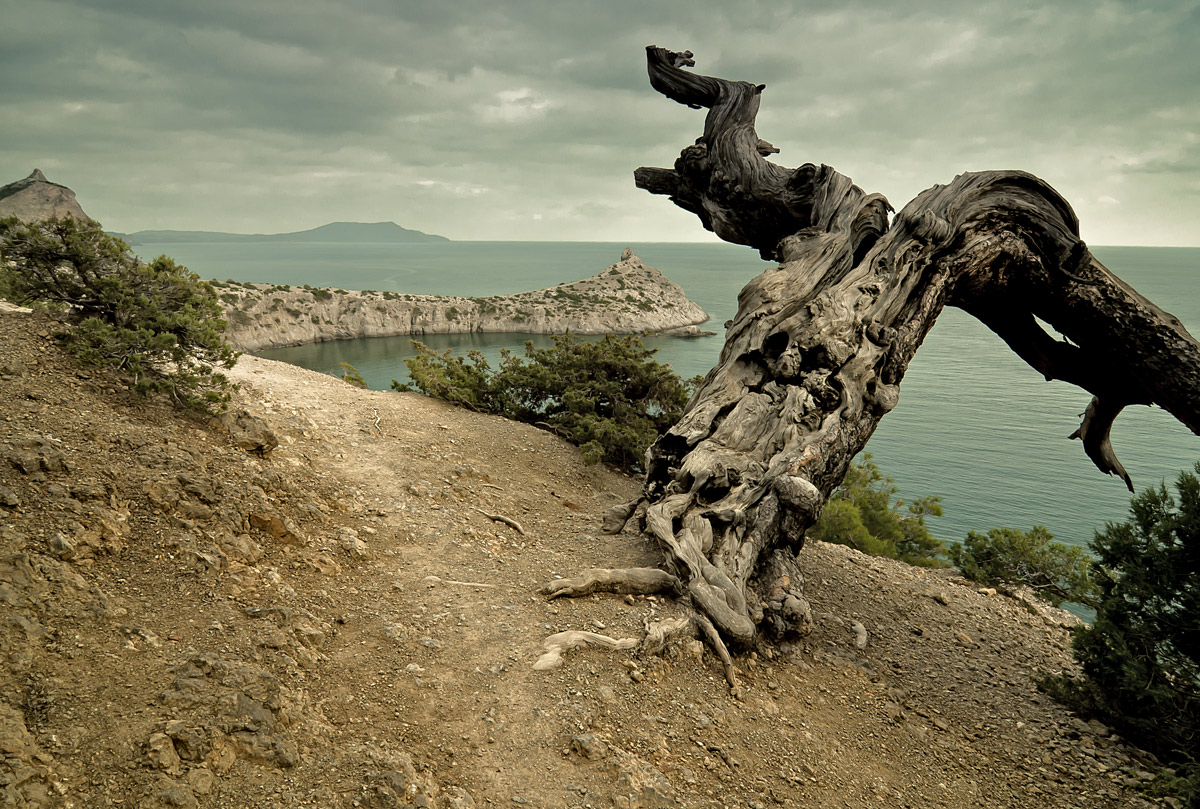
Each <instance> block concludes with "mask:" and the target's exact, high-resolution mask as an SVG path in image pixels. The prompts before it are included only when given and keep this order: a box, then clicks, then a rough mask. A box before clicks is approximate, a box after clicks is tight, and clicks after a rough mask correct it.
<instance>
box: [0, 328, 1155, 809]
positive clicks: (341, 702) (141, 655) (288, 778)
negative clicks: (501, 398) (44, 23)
mask: <svg viewBox="0 0 1200 809" xmlns="http://www.w3.org/2000/svg"><path fill="white" fill-rule="evenodd" d="M56 328H57V324H55V323H54V322H52V321H50V320H48V319H46V318H45V317H44V316H41V315H35V314H28V313H10V312H3V311H0V345H3V346H4V351H3V354H0V605H2V606H0V805H3V806H17V807H38V808H39V809H40V808H41V807H61V808H62V809H66V807H104V806H122V807H139V808H141V809H152V808H155V807H272V808H278V809H284V807H288V808H290V807H301V806H313V807H325V808H329V807H355V806H357V807H374V808H375V809H381V808H385V807H415V806H420V807H435V809H448V808H449V809H453V808H454V807H459V808H460V809H461V807H484V806H520V807H555V808H557V807H612V806H616V807H667V806H672V807H673V806H687V807H700V808H701V809H717V808H718V807H734V808H736V809H765V808H766V807H771V808H772V809H773V808H774V807H806V809H808V808H810V807H815V808H816V809H825V808H826V807H828V808H829V809H832V807H838V808H839V809H846V807H849V808H850V809H868V807H880V806H887V807H920V809H929V808H930V807H963V806H981V807H1022V808H1024V807H1029V806H1038V807H1062V809H1066V808H1067V807H1088V809H1094V808H1100V809H1104V808H1106V807H1124V806H1144V805H1146V802H1145V801H1144V800H1143V799H1142V798H1141V797H1139V796H1138V795H1137V794H1136V793H1135V792H1134V791H1133V790H1132V789H1131V785H1136V784H1139V783H1141V782H1142V781H1144V780H1145V778H1147V777H1148V773H1147V772H1146V770H1145V769H1144V767H1145V762H1146V761H1148V759H1147V758H1146V757H1145V756H1144V754H1142V753H1140V752H1139V751H1137V750H1135V749H1132V748H1130V747H1129V746H1128V745H1126V744H1125V743H1124V742H1123V741H1122V740H1120V739H1119V738H1117V737H1116V736H1114V735H1113V734H1112V733H1111V732H1110V731H1109V730H1108V729H1107V728H1105V727H1103V726H1102V725H1099V724H1096V723H1090V722H1084V721H1082V720H1080V719H1079V718H1076V717H1073V716H1071V715H1070V714H1068V713H1067V712H1065V711H1064V710H1063V709H1062V708H1061V707H1059V706H1058V705H1056V704H1054V703H1053V702H1051V701H1049V700H1047V699H1045V698H1044V697H1042V696H1040V695H1039V694H1038V692H1037V690H1036V689H1035V687H1034V685H1033V678H1034V677H1035V676H1036V675H1037V674H1038V673H1039V672H1044V671H1057V670H1060V669H1062V668H1066V667H1069V666H1070V659H1069V654H1068V651H1067V639H1068V636H1067V632H1066V630H1065V629H1064V628H1063V626H1062V624H1061V619H1062V614H1061V613H1058V612H1057V611H1049V610H1046V611H1040V612H1037V611H1034V612H1031V611H1030V610H1028V609H1027V608H1026V607H1025V606H1024V605H1023V604H1022V603H1021V602H1020V601H1017V600H1014V599H1010V598H1008V597H1005V596H1003V595H999V594H997V593H995V592H992V591H988V590H979V589H977V588H975V587H973V586H972V585H971V584H970V583H968V582H966V581H965V580H963V579H960V578H956V577H955V576H953V575H950V574H945V573H938V572H931V571H926V570H920V569H915V568H909V567H905V566H903V565H900V564H898V563H895V562H891V561H889V560H883V559H876V558H870V557H865V556H862V555H860V554H858V553H856V552H854V551H851V550H849V549H846V548H842V547H839V546H827V545H823V544H820V543H810V545H809V546H808V547H806V548H805V549H804V550H803V551H802V552H801V556H800V560H801V563H802V566H803V568H804V574H805V578H806V587H805V591H806V595H807V597H808V598H809V599H810V601H811V602H812V605H813V609H814V614H815V617H816V627H815V629H814V631H813V634H812V635H811V636H809V637H807V638H804V639H803V640H800V641H798V642H796V643H793V644H790V645H784V646H769V645H764V646H762V647H760V648H758V649H757V650H755V651H754V652H751V653H747V654H745V655H744V656H742V657H741V658H740V659H739V660H738V665H739V667H740V668H741V679H742V681H743V688H744V692H743V694H742V697H741V698H740V699H735V698H733V697H732V696H731V695H730V693H729V689H728V687H727V686H726V685H725V680H724V677H723V675H722V671H721V668H720V665H719V663H718V662H717V661H716V660H715V659H714V658H713V656H712V655H711V653H710V652H709V651H707V650H706V649H705V648H704V647H703V646H701V645H699V644H697V643H685V644H682V645H680V646H677V647H671V648H668V649H667V650H666V652H664V653H660V654H651V653H649V652H648V651H646V650H643V649H638V648H634V649H627V650H624V651H616V652H614V651H609V650H604V649H584V650H579V651H575V652H572V653H570V654H569V655H567V657H566V659H565V661H564V663H563V665H561V666H560V667H558V668H555V669H551V670H547V671H535V670H534V669H533V668H532V665H533V663H534V661H535V660H536V659H537V658H538V656H539V655H540V654H541V652H542V647H541V644H542V640H543V639H544V638H545V637H546V636H547V635H549V634H551V633H553V632H558V631H561V630H566V629H586V630H591V631H595V632H599V633H603V634H606V635H609V636H612V637H614V638H626V637H628V638H633V639H635V640H636V639H639V638H641V637H642V635H643V634H644V632H645V626H646V625H647V624H648V623H651V622H654V621H658V620H660V619H667V618H672V617H676V616H679V615H681V614H683V613H682V609H683V608H682V607H681V606H680V605H679V604H678V603H676V602H674V601H671V600H665V599H661V598H657V597H638V598H633V597H628V598H624V597H620V596H612V595H605V594H597V595H594V596H590V597H587V598H583V599H576V600H560V601H552V602H547V601H545V600H544V599H543V598H541V597H539V596H538V595H537V594H536V588H537V587H538V585H539V584H541V583H542V582H545V581H546V580H548V579H551V578H553V577H556V576H559V575H570V574H573V573H575V572H576V571H578V570H579V569H582V568H587V567H595V566H609V565H614V564H615V565H638V564H653V563H654V561H655V558H656V557H655V551H654V548H653V547H652V546H650V545H649V544H648V543H647V542H646V540H645V539H644V538H643V537H642V536H640V535H638V534H632V533H626V534H621V535H618V536H602V535H600V534H599V533H598V528H599V524H600V519H601V515H602V514H603V512H604V511H605V509H606V508H607V507H608V506H609V505H611V504H612V503H615V502H619V501H621V500H623V499H626V498H628V497H629V496H630V495H631V494H632V493H634V492H636V490H637V486H638V484H637V481H635V480H632V479H629V478H626V477H623V476H620V475H616V474H614V473H611V472H609V471H607V470H605V469H603V468H600V467H584V466H581V465H580V463H579V460H578V452H577V451H576V450H575V449H574V448H572V447H570V446H568V445H566V444H564V443H563V442H561V441H559V440H558V439H557V438H555V437H554V436H552V435H551V434H549V433H545V432H541V431H539V430H536V429H534V428H532V427H529V426H526V425H520V424H515V423H511V422H506V421H503V420H500V419H497V418H493V417H489V416H483V415H480V414H476V413H471V412H468V411H464V410H458V409H455V408H452V407H449V406H447V405H445V404H443V403H440V402H437V401H433V400H430V399H426V398H423V397H421V396H418V395H416V394H396V393H387V392H382V391H362V390H358V389H356V388H353V387H351V386H349V385H346V384H344V383H342V382H341V381H339V380H336V379H334V378H332V377H328V376H322V375H319V374H315V373H311V372H308V371H303V370H300V369H297V368H294V367H291V366H286V365H282V364H279V363H273V362H268V361H265V360H261V359H258V358H255V357H251V356H245V357H243V358H242V359H241V361H240V362H239V364H238V366H237V368H236V369H234V371H233V375H234V377H235V379H236V380H237V381H238V382H239V383H240V385H241V389H240V390H239V391H238V392H237V394H236V401H235V402H234V411H233V412H234V413H236V414H237V417H236V418H227V419H225V420H224V422H223V424H220V425H216V424H210V423H208V422H206V421H204V420H198V419H194V418H188V417H185V416H183V415H180V414H179V413H177V412H175V411H173V410H171V409H169V408H167V407H165V406H163V405H161V404H160V403H158V402H153V401H152V402H147V401H145V400H142V399H137V398H132V397H131V396H130V394H128V393H127V392H126V391H125V390H124V389H123V387H122V385H121V384H119V383H117V382H114V381H113V380H111V379H109V378H107V377H105V376H104V375H103V374H100V373H98V372H96V371H95V370H91V369H85V368H80V367H78V366H76V365H75V364H74V363H73V361H72V360H71V359H70V358H69V357H66V356H64V355H63V353H62V352H61V351H60V350H59V349H58V347H57V345H56V343H55V342H54V340H53V337H52V335H53V332H54V331H55V329H56ZM276 442H278V446H275V443H276ZM497 517H506V518H507V519H509V520H511V521H512V523H511V524H510V523H505V522H502V521H499V520H497V519H494V518H497ZM514 524H515V525H514Z"/></svg>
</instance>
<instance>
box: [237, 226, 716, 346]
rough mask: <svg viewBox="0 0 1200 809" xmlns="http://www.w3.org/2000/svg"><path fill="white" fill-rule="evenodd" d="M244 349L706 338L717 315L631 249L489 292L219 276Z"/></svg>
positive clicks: (240, 343) (240, 344) (238, 341)
mask: <svg viewBox="0 0 1200 809" xmlns="http://www.w3.org/2000/svg"><path fill="white" fill-rule="evenodd" d="M214 286H216V287H217V293H218V295H219V296H220V300H221V305H222V307H223V308H224V309H225V318H226V320H228V321H229V328H228V330H227V332H226V337H227V338H228V339H229V342H230V343H231V344H232V345H233V346H234V347H235V348H237V349H239V350H241V351H255V350H258V349H263V348H278V347H281V346H290V345H302V344H304V343H318V342H324V341H327V340H343V339H349V338H355V337H392V336H396V335H402V334H414V335H420V334H458V333H467V332H529V333H533V334H564V333H567V332H572V333H575V334H642V333H672V334H680V335H685V336H686V335H692V334H700V333H701V332H700V330H699V328H698V326H699V324H701V323H704V322H705V321H706V320H708V315H707V314H706V313H705V312H704V310H703V309H701V308H700V307H699V306H698V305H696V304H695V303H693V302H692V301H690V300H688V299H687V297H686V296H685V295H684V292H683V289H682V288H681V287H680V286H679V285H678V284H676V283H674V282H672V281H671V280H670V279H668V278H667V277H666V276H665V275H663V274H662V273H661V272H659V271H658V270H657V269H655V268H653V267H647V266H646V265H644V264H642V261H641V259H639V258H638V257H637V256H635V255H633V252H632V251H631V250H629V249H626V250H625V252H624V254H622V256H621V261H619V262H618V263H616V264H613V265H612V266H610V267H608V268H607V269H605V270H603V271H602V272H600V273H599V274H598V275H594V276H592V277H590V278H584V279H581V280H579V281H572V282H571V283H567V284H559V285H558V286H554V287H550V288H548V289H539V290H534V291H532V292H520V293H517V294H514V295H495V296H491V297H486V298H473V297H462V296H443V295H407V294H403V293H397V292H386V291H385V292H375V291H370V290H367V291H360V290H343V289H332V288H314V287H291V286H286V285H277V284H240V283H232V282H227V283H221V282H216V283H214Z"/></svg>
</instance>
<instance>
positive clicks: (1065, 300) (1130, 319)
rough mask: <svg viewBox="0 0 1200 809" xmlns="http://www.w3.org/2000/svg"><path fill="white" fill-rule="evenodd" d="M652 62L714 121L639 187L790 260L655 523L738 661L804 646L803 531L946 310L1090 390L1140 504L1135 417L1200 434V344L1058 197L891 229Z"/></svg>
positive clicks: (670, 558) (685, 454)
mask: <svg viewBox="0 0 1200 809" xmlns="http://www.w3.org/2000/svg"><path fill="white" fill-rule="evenodd" d="M647 58H648V67H649V74H650V83H651V85H652V86H653V87H654V88H655V89H656V90H658V91H659V92H661V93H662V94H663V95H665V96H667V97H668V98H670V99H673V100H675V101H678V102H680V103H682V104H686V105H688V106H690V107H695V108H702V107H703V108H707V109H708V114H707V118H706V120H705V125H704V134H703V135H702V136H701V137H700V138H699V139H697V141H696V142H695V144H693V145H691V146H688V147H686V148H685V149H684V150H683V152H682V154H681V155H680V156H679V159H678V160H676V162H675V166H674V168H671V169H666V168H640V169H638V170H637V171H636V172H635V181H636V183H637V185H638V186H639V187H641V188H644V189H646V190H648V191H650V192H651V193H655V194H663V195H667V196H669V197H670V199H671V201H672V202H674V203H675V204H676V205H678V206H680V207H682V208H684V209H686V210H688V211H692V212H693V213H695V214H696V215H697V216H698V217H699V218H700V221H701V222H702V223H703V225H704V226H705V227H706V228H708V229H709V230H712V231H713V232H715V233H716V234H717V235H718V236H720V237H721V238H722V239H725V240H727V241H730V242H735V243H738V244H745V245H748V246H750V247H754V248H756V249H758V250H759V252H760V253H761V255H762V256H763V257H764V258H767V259H771V260H774V261H777V262H779V266H778V267H776V268H774V269H769V270H767V271H766V272H764V273H762V274H761V275H759V276H758V277H756V278H755V279H753V280H752V281H751V282H750V283H749V284H748V285H747V286H746V287H745V288H744V289H743V290H742V292H741V294H740V295H739V297H738V312H737V315H736V316H735V317H734V319H733V320H732V321H731V322H730V323H729V325H728V329H727V332H726V342H725V347H724V349H723V351H722V352H721V357H720V360H719V362H718V364H717V365H716V367H714V368H713V369H712V370H711V371H710V372H709V373H708V375H707V376H706V378H705V379H704V382H703V384H702V385H701V386H700V388H699V389H698V390H697V392H696V394H695V395H694V396H693V398H692V400H691V402H690V403H689V405H688V408H687V410H686V412H685V414H684V416H683V417H682V419H680V421H679V423H677V424H676V425H675V426H674V427H673V428H671V430H670V431H668V432H667V433H666V434H664V435H663V436H662V437H660V438H659V440H658V441H657V442H656V443H655V444H654V445H653V447H651V449H650V451H649V453H648V459H647V474H646V480H645V485H644V489H643V497H642V501H641V506H642V507H641V508H639V509H638V510H637V512H636V513H637V515H638V519H639V520H641V523H642V528H643V530H644V531H646V532H647V533H648V534H649V535H650V536H651V537H653V539H654V540H655V541H656V542H657V543H658V546H659V547H660V548H661V550H662V553H663V561H664V565H663V566H664V568H665V569H666V570H667V571H668V572H669V573H670V574H671V575H670V576H669V577H666V578H664V579H663V581H664V582H668V581H669V582H670V586H672V587H673V588H674V589H675V590H676V592H678V593H679V594H680V595H682V596H684V597H687V598H690V600H691V602H692V604H693V606H694V607H695V609H696V611H697V612H698V614H699V616H700V620H701V621H703V622H711V625H712V626H714V627H715V628H716V630H717V632H718V633H719V635H720V638H721V639H723V640H724V641H725V642H726V643H730V644H732V645H734V646H735V647H738V646H740V647H746V646H750V645H752V644H753V643H754V642H755V641H756V639H757V638H758V636H759V635H760V633H762V632H764V631H766V632H768V633H770V634H785V633H788V632H793V631H798V632H803V631H804V630H805V627H806V626H807V622H809V621H810V620H811V618H810V617H809V613H808V608H807V605H806V604H805V603H804V599H803V596H802V594H801V592H800V589H799V585H800V581H801V580H800V577H799V573H798V570H797V566H796V562H795V553H796V551H798V550H799V548H800V546H801V545H802V543H803V540H804V532H805V530H806V529H807V528H808V527H809V526H811V525H812V524H813V523H814V522H815V520H816V519H817V517H818V516H819V514H820V511H821V507H822V505H823V504H824V502H825V499H826V498H827V497H828V495H829V494H830V492H831V491H832V490H833V489H834V488H835V487H836V486H837V484H838V483H839V482H840V481H841V480H842V477H843V475H844V474H845V472H846V469H847V467H848V466H849V464H850V462H851V460H852V459H853V458H854V456H855V455H856V454H858V452H859V451H860V450H862V448H863V447H864V446H865V445H866V443H867V440H868V439H869V438H870V437H871V434H872V433H873V432H874V431H875V427H876V426H877V425H878V423H879V420H880V419H881V418H882V417H883V416H884V415H886V414H887V413H888V411H890V410H891V409H892V408H893V407H895V405H896V402H897V399H898V397H899V393H900V391H899V385H900V381H901V379H902V378H903V376H904V372H905V370H906V368H907V367H908V364H909V362H910V361H911V360H912V357H913V355H914V353H915V352H916V350H917V349H918V348H919V347H920V345H921V342H922V341H923V340H924V338H925V335H926V334H928V332H929V329H930V328H931V327H932V326H933V323H934V321H935V320H936V318H937V316H938V314H939V313H940V312H941V311H942V308H943V307H945V306H957V307H959V308H961V309H964V310H965V311H967V312H969V313H971V314H972V315H974V316H975V317H977V318H979V319H980V320H981V321H983V322H984V323H985V324H986V325H987V326H988V327H989V328H990V329H991V330H992V331H994V332H995V333H996V334H997V335H998V336H999V337H1000V338H1001V339H1003V340H1004V341H1005V342H1006V343H1007V344H1008V345H1009V346H1010V347H1011V348H1012V349H1013V351H1015V352H1016V353H1017V354H1018V355H1019V356H1020V357H1021V358H1022V359H1024V360H1025V361H1026V362H1028V363H1029V364H1030V365H1031V366H1033V367H1034V368H1035V369H1037V370H1038V371H1039V372H1041V373H1042V374H1043V375H1044V376H1045V377H1046V379H1047V380H1050V379H1061V380H1065V381H1067V382H1070V383H1073V384H1075V385H1078V386H1079V387H1081V388H1083V389H1085V390H1087V391H1088V392H1090V393H1091V394H1092V400H1091V403H1090V404H1089V405H1088V406H1087V410H1086V414H1085V415H1084V416H1083V420H1082V423H1081V425H1080V427H1079V430H1078V431H1077V432H1076V433H1075V434H1074V435H1073V436H1071V437H1072V438H1080V439H1082V444H1083V448H1084V451H1085V452H1086V453H1087V455H1088V457H1089V458H1091V460H1092V461H1093V462H1094V463H1095V465H1096V466H1097V467H1098V468H1099V469H1100V470H1101V471H1103V472H1106V473H1109V474H1115V475H1119V476H1120V477H1122V478H1123V479H1124V480H1125V482H1126V484H1127V485H1129V486H1130V489H1132V484H1131V482H1130V480H1129V476H1128V474H1126V472H1125V469H1124V468H1123V467H1122V466H1121V463H1120V462H1119V461H1118V460H1117V457H1116V455H1115V454H1114V452H1113V449H1112V445H1111V443H1110V441H1109V432H1110V428H1111V427H1112V424H1113V420H1114V419H1115V418H1116V417H1117V415H1118V414H1119V413H1120V412H1121V410H1122V409H1123V408H1124V407H1126V406H1128V405H1131V404H1142V405H1151V404H1155V405H1159V406H1161V407H1163V408H1165V409H1166V410H1167V411H1169V412H1170V413H1171V414H1172V415H1174V416H1175V418H1177V419H1178V420H1179V421H1181V422H1182V423H1183V424H1185V425H1187V426H1188V427H1189V428H1190V429H1191V430H1192V431H1193V432H1197V433H1200V344H1198V343H1197V341H1196V340H1195V339H1194V338H1193V337H1192V336H1191V335H1190V334H1188V332H1187V331H1186V330H1185V329H1184V328H1183V326H1182V324H1180V322H1179V321H1178V320H1177V319H1176V318H1175V317H1173V316H1172V315H1170V314H1168V313H1166V312H1164V311H1163V310H1162V309H1160V308H1158V307H1157V306H1155V305H1154V304H1153V303H1151V302H1150V301H1149V300H1147V299H1146V298H1144V297H1142V296H1141V295H1139V294H1138V293H1137V292H1136V291H1134V290H1133V289H1132V288H1131V287H1129V286H1128V285H1127V284H1125V283H1124V282H1122V281H1121V280H1120V279H1119V278H1117V277H1116V276H1114V275H1113V274H1112V273H1111V272H1110V271H1109V270H1108V269H1106V268H1105V267H1104V266H1103V265H1102V264H1100V262H1098V261H1097V260H1096V259H1095V258H1094V257H1093V256H1092V254H1091V253H1090V252H1089V251H1088V249H1087V247H1086V245H1084V243H1083V242H1082V241H1081V240H1080V238H1079V229H1078V222H1077V220H1076V218H1075V215H1074V213H1073V212H1072V210H1071V207H1070V206H1069V205H1068V204H1067V203H1066V201H1065V200H1063V199H1062V197H1060V196H1059V195H1058V194H1057V193H1056V192H1055V191H1054V190H1053V189H1052V188H1051V187H1050V186H1049V185H1047V184H1046V183H1045V182H1043V181H1042V180H1040V179H1038V178H1037V177H1035V176H1033V175H1030V174H1026V173H1024V172H1019V171H989V172H979V173H968V174H961V175H959V176H958V177H956V178H954V180H953V181H952V182H950V183H949V184H947V185H944V186H942V185H938V186H934V187H933V188H930V189H928V190H927V191H924V192H923V193H921V194H920V195H919V196H918V197H917V198H916V199H914V200H913V201H912V202H910V203H909V204H908V205H907V206H905V207H904V209H903V210H901V211H900V212H899V213H898V214H896V215H895V216H894V218H889V213H890V212H891V211H892V207H891V205H890V204H889V203H888V201H887V200H886V199H885V198H884V197H883V196H881V195H879V194H868V193H866V192H864V191H863V190H862V189H860V188H859V187H858V186H856V185H855V184H854V183H853V182H852V181H851V180H850V179H849V178H847V177H845V176H844V175H842V174H839V173H838V172H837V171H835V170H833V169H832V168H830V167H829V166H825V165H820V166H818V165H814V164H812V163H806V164H804V165H802V166H800V167H799V168H796V169H789V168H784V167H783V166H779V165H777V164H775V163H772V162H770V161H768V160H767V159H766V155H768V154H771V153H773V152H775V151H777V150H775V148H774V147H773V146H771V145H770V144H769V143H767V142H765V141H763V140H761V139H760V138H759V137H758V134H757V133H756V132H755V128H754V123H755V117H756V115H757V112H758V105H759V100H760V98H761V95H762V91H763V89H764V87H763V85H756V84H750V83H747V82H739V81H727V80H725V79H717V78H712V77H708V76H701V75H698V74H696V73H693V72H691V71H689V70H687V69H686V68H688V67H691V66H693V64H694V62H693V60H692V54H691V53H690V52H684V53H675V52H671V51H668V50H665V49H663V48H658V47H649V48H647ZM1047 326H1048V327H1050V329H1051V330H1050V331H1048V330H1047ZM1052 332H1057V334H1054V333H1052ZM1014 404H1017V403H1014ZM1031 473H1032V472H1031ZM1051 483H1052V482H1051ZM633 513H634V512H633V510H632V508H630V509H629V510H628V511H626V512H625V513H624V514H622V515H620V516H619V517H618V518H617V519H615V520H614V521H613V527H619V526H620V525H621V524H623V522H624V521H625V519H627V518H628V517H629V516H630V515H631V514H633ZM645 578H646V577H645V575H644V573H643V574H641V575H640V579H639V581H642V582H644V581H645ZM615 579H619V572H617V574H616V575H615V576H614V575H609V577H608V579H606V581H607V582H608V584H607V586H608V587H609V589H613V588H614V585H613V581H614V580H615ZM559 589H560V590H561V589H563V588H562V587H560V588H559ZM722 651H723V650H722Z"/></svg>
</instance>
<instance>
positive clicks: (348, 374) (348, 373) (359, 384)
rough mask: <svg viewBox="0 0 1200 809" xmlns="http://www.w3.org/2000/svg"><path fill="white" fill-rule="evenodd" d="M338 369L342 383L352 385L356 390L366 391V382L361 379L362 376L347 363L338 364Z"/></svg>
mask: <svg viewBox="0 0 1200 809" xmlns="http://www.w3.org/2000/svg"><path fill="white" fill-rule="evenodd" d="M338 367H339V368H341V369H342V381H343V382H345V383H346V384H348V385H353V386H354V387H356V388H362V389H363V390H366V388H367V382H366V380H365V379H363V378H362V374H360V373H359V372H358V369H357V368H355V367H354V366H353V365H351V364H350V363H348V362H339V363H338Z"/></svg>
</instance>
